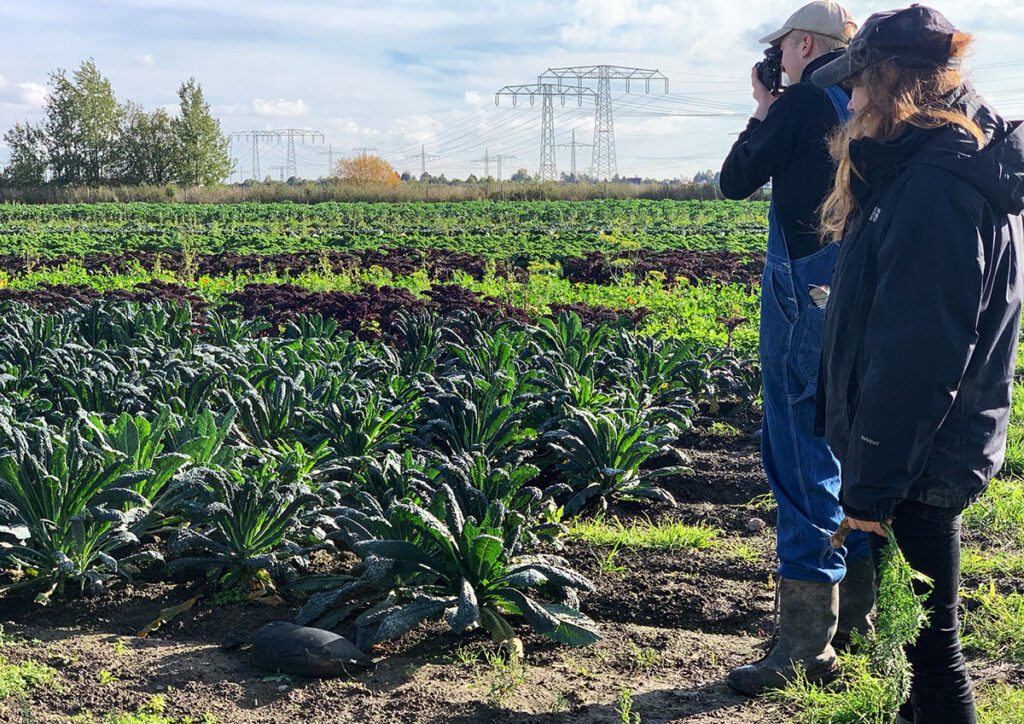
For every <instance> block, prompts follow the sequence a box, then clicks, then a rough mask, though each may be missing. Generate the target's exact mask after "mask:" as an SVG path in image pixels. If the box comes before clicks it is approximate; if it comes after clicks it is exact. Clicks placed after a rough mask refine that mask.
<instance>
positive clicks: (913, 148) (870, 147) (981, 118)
mask: <svg viewBox="0 0 1024 724" xmlns="http://www.w3.org/2000/svg"><path fill="white" fill-rule="evenodd" d="M949 105H950V107H952V108H954V109H956V110H959V111H962V112H963V113H964V114H965V115H966V116H967V117H968V118H970V119H972V120H973V121H974V122H975V123H977V124H978V126H979V127H980V128H981V130H982V132H983V133H984V135H985V141H984V144H983V145H982V147H981V148H978V143H977V141H976V140H975V138H974V136H972V135H971V134H969V133H967V132H966V131H964V130H962V129H960V128H958V127H955V126H945V127H943V128H939V129H934V130H926V129H921V128H910V129H908V130H907V132H906V133H904V134H903V135H902V136H900V137H899V138H898V139H895V140H893V141H888V142H879V141H875V140H873V139H867V138H861V139H857V140H855V141H853V142H851V146H850V153H851V156H852V160H853V162H854V165H855V166H856V167H857V169H858V170H859V171H861V172H862V173H863V174H864V179H863V181H864V184H865V185H866V186H868V187H874V188H877V187H878V186H879V185H881V184H882V183H884V182H885V181H887V180H889V179H891V178H893V177H895V176H896V175H898V174H899V173H900V172H901V171H902V170H903V169H904V168H906V167H907V166H909V165H918V164H922V165H928V166H936V167H938V168H942V169H945V170H947V171H949V172H950V173H953V174H956V175H957V176H959V177H960V178H962V179H963V180H964V181H966V182H967V183H969V184H970V185H971V186H973V187H974V188H975V189H977V190H978V191H979V192H980V193H981V194H982V195H983V196H984V197H985V199H986V200H987V201H988V203H989V204H990V205H991V206H992V208H993V209H994V210H997V211H999V212H1000V213H1004V214H1019V213H1021V211H1024V124H1021V122H1019V121H1017V122H1012V123H1011V122H1008V121H1006V120H1004V119H1003V118H1002V117H1000V116H999V114H998V113H996V112H995V110H994V109H993V108H992V107H991V106H990V105H989V104H988V103H987V102H986V101H985V99H984V98H982V97H981V96H980V95H978V93H977V92H975V90H974V88H973V87H971V86H970V85H969V84H964V85H962V86H961V87H960V88H959V89H957V90H956V91H954V92H953V94H951V96H950V98H949ZM856 186H857V184H855V188H854V192H855V193H857V192H858V189H857V188H856ZM861 191H862V192H864V191H867V189H863V190H861ZM860 195H861V194H858V196H860Z"/></svg>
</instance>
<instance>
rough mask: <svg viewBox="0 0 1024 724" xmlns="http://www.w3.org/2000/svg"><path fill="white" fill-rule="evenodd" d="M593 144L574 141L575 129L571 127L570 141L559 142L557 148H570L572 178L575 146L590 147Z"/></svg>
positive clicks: (574, 167) (574, 170)
mask: <svg viewBox="0 0 1024 724" xmlns="http://www.w3.org/2000/svg"><path fill="white" fill-rule="evenodd" d="M593 145H594V144H592V143H579V142H577V141H576V129H575V128H574V129H572V141H571V142H569V143H559V144H558V147H559V148H570V149H572V150H571V151H570V153H571V154H572V178H573V180H574V181H575V180H576V149H577V148H590V147H591V146H593Z"/></svg>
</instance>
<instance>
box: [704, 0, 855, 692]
mask: <svg viewBox="0 0 1024 724" xmlns="http://www.w3.org/2000/svg"><path fill="white" fill-rule="evenodd" d="M855 31H856V25H855V24H854V22H853V20H852V18H851V16H850V14H849V13H848V12H847V11H846V10H845V9H843V8H842V7H841V6H839V5H838V4H836V3H834V2H812V3H809V4H807V5H805V6H804V7H802V8H800V9H799V10H797V11H796V12H795V13H793V15H792V16H791V17H790V18H789V19H788V20H787V21H786V22H785V23H784V24H783V26H782V27H781V28H780V29H779V30H777V31H775V32H774V33H771V34H769V35H767V36H765V37H764V38H762V39H761V41H760V42H762V43H769V44H771V45H774V46H777V47H779V48H780V49H781V50H782V67H783V70H784V71H785V72H786V75H788V76H789V80H790V85H789V86H788V87H787V88H786V89H785V90H784V91H783V92H782V93H781V94H778V95H774V94H773V93H772V92H771V91H769V89H768V88H766V87H765V86H764V85H763V84H762V83H761V81H760V80H759V77H758V74H757V71H756V68H755V69H754V71H752V73H751V76H752V82H753V86H754V98H755V100H756V101H757V110H756V111H755V112H754V115H753V117H752V118H751V119H750V121H749V123H748V124H747V127H746V129H745V130H744V131H743V132H742V133H741V134H740V136H739V139H737V141H736V144H735V145H734V146H733V148H732V150H731V151H730V152H729V155H728V157H727V158H726V160H725V163H724V164H723V166H722V173H721V187H722V193H723V194H724V195H725V196H726V197H727V198H731V199H744V198H746V197H748V196H750V195H751V194H752V193H754V192H755V191H756V190H757V189H759V188H761V187H762V186H763V185H764V184H766V183H768V182H769V181H771V183H772V203H771V206H770V209H769V213H768V222H769V226H768V253H767V257H766V263H765V271H764V277H763V280H762V286H761V319H760V331H759V334H760V359H761V368H762V374H763V381H764V388H763V393H762V400H763V408H764V418H763V422H762V437H761V457H762V461H763V463H764V469H765V474H766V475H767V478H768V483H769V485H770V486H771V489H772V492H773V494H774V496H775V501H776V504H777V506H778V519H777V526H776V534H777V541H776V550H777V552H778V556H779V562H780V564H779V569H778V573H779V577H780V579H779V590H778V627H777V630H776V632H775V637H776V638H775V645H774V646H773V647H772V649H771V651H770V652H769V653H768V655H767V656H765V657H764V658H763V659H761V660H760V661H757V662H756V663H754V664H750V665H747V666H741V667H738V668H736V669H733V670H732V671H731V672H730V673H729V677H728V680H727V681H728V684H729V686H731V687H732V688H733V689H736V690H737V691H740V692H742V693H745V694H749V695H755V694H759V693H761V692H763V691H765V690H766V689H772V688H779V687H782V686H784V685H785V684H786V683H787V682H788V681H790V680H791V679H792V678H793V677H794V675H795V669H796V668H797V666H796V665H798V667H799V668H801V669H802V670H803V671H804V673H805V674H806V675H807V677H808V678H809V679H810V680H812V681H822V680H827V679H829V678H831V677H832V676H833V675H834V673H835V669H836V652H835V648H834V646H833V637H835V646H840V645H845V644H847V643H848V642H849V638H850V632H851V631H852V630H855V629H856V630H859V631H861V632H862V633H867V631H868V629H869V628H870V623H869V620H868V614H869V613H870V611H871V607H872V605H873V603H874V568H873V565H872V561H871V552H870V546H869V544H868V540H867V536H866V535H865V534H863V533H861V532H857V533H855V534H853V535H851V536H850V537H849V538H848V539H847V541H846V546H845V548H840V549H838V550H833V549H832V547H831V546H830V545H829V536H830V535H831V533H833V532H834V531H835V530H836V529H837V528H838V527H839V524H840V522H841V521H842V518H843V515H842V509H841V507H840V505H839V487H840V470H839V463H838V462H837V460H836V458H835V457H834V456H833V455H832V452H831V451H830V450H829V447H828V445H827V444H826V443H825V441H824V440H823V439H822V438H821V437H817V436H815V434H814V416H815V399H814V398H815V393H816V391H817V377H818V366H819V361H820V354H821V340H822V333H823V328H824V319H825V310H824V302H823V301H822V300H821V299H820V297H821V296H822V292H823V290H826V289H827V288H828V287H829V285H830V283H831V275H832V269H833V266H834V265H835V260H836V256H837V252H838V247H837V245H836V244H834V243H833V244H828V245H824V246H823V245H822V243H821V241H820V237H819V233H818V209H819V208H820V206H821V203H822V201H823V200H824V198H825V196H826V194H827V193H828V190H829V188H830V186H831V184H832V178H833V164H832V159H831V157H830V156H829V151H828V138H829V137H830V136H831V135H832V134H833V133H834V132H835V131H836V129H837V128H839V126H840V124H841V123H843V122H845V121H846V120H847V118H848V117H849V111H848V110H847V105H848V103H849V97H848V96H847V94H846V92H845V91H844V90H843V89H842V88H840V87H839V86H831V87H827V88H818V87H817V86H815V85H814V84H812V83H811V82H810V76H811V74H812V73H813V72H814V71H815V70H817V69H818V68H820V67H822V66H824V65H826V64H827V63H829V62H830V61H832V60H834V59H836V58H838V57H841V56H842V54H843V49H844V48H845V47H846V45H847V44H848V43H849V41H850V38H851V37H852V36H853V34H854V32H855ZM812 290H813V291H815V292H817V295H818V296H819V300H818V301H815V300H813V299H812V297H811V295H810V293H811V291H812ZM841 581H842V582H843V583H840V582H841Z"/></svg>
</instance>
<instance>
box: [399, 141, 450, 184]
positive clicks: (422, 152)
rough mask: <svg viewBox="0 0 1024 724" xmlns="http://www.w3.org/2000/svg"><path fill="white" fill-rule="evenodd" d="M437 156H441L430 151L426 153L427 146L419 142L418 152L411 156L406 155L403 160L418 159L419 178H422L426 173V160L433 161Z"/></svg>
mask: <svg viewBox="0 0 1024 724" xmlns="http://www.w3.org/2000/svg"><path fill="white" fill-rule="evenodd" d="M438 158H441V157H440V156H435V155H434V154H432V153H427V147H426V146H425V145H422V144H421V145H420V152H419V153H416V154H413V155H412V156H406V157H405V159H403V160H405V161H414V160H416V159H419V160H420V178H423V176H425V175H426V173H427V161H433V160H434V159H438Z"/></svg>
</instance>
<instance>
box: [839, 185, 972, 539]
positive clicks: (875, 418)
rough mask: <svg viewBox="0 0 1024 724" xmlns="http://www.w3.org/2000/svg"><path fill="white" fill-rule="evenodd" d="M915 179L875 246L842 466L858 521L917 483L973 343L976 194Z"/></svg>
mask: <svg viewBox="0 0 1024 724" xmlns="http://www.w3.org/2000/svg"><path fill="white" fill-rule="evenodd" d="M914 173H915V174H916V176H914V177H912V178H910V179H908V183H907V186H906V190H905V193H904V194H903V196H902V197H901V199H900V205H899V207H898V208H897V209H896V211H895V214H894V215H893V217H892V219H893V220H892V223H891V225H890V227H889V229H888V230H887V231H886V233H885V235H884V237H883V238H882V240H881V243H880V246H879V250H878V257H877V259H878V267H877V268H878V283H877V286H876V288H875V289H874V290H873V291H869V290H864V292H865V293H871V294H872V296H873V298H872V302H871V311H870V313H869V315H868V320H867V328H866V332H865V338H864V343H863V348H862V349H863V350H864V356H863V360H864V365H865V368H864V369H863V371H862V374H860V375H859V377H860V379H861V380H862V383H861V389H860V392H859V400H858V402H857V403H856V412H855V414H854V418H853V420H852V424H851V427H850V440H849V447H848V449H847V453H846V456H845V459H844V460H843V466H842V477H843V485H842V504H843V508H844V510H845V511H846V513H847V514H848V515H851V516H852V517H854V518H858V519H861V520H869V521H880V520H886V519H888V518H890V517H891V516H892V512H893V509H894V508H895V507H896V505H897V503H898V502H899V501H901V500H903V499H904V498H905V497H906V495H907V492H908V489H909V487H910V484H911V483H912V482H913V481H914V480H915V479H917V478H918V477H919V476H920V475H921V472H922V471H923V470H924V466H925V463H926V461H927V458H928V454H929V451H930V450H931V446H932V441H933V440H934V437H935V434H936V432H937V431H938V429H939V427H940V425H941V424H942V422H943V420H944V419H945V417H946V415H947V414H948V413H949V410H950V408H951V407H952V405H953V402H954V400H955V398H956V394H957V389H958V387H959V385H960V381H961V380H962V378H963V376H964V373H965V371H966V369H967V365H968V363H969V362H970V358H971V353H972V351H973V349H974V345H975V343H976V342H977V331H976V330H977V324H978V318H979V315H980V308H981V300H982V289H983V277H984V273H985V257H984V251H983V247H982V242H981V236H980V234H979V230H978V227H977V223H976V222H975V221H974V220H973V219H974V216H975V214H976V213H977V212H976V210H973V211H972V209H971V208H969V205H970V198H971V197H973V196H974V193H973V192H972V191H965V189H964V185H963V184H962V183H960V182H958V181H957V180H956V179H955V178H954V177H953V176H950V175H947V174H945V173H942V172H936V171H934V170H927V171H926V170H919V171H916V172H914ZM965 197H966V198H965ZM870 212H871V210H869V209H865V213H870ZM869 223H870V222H869Z"/></svg>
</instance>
